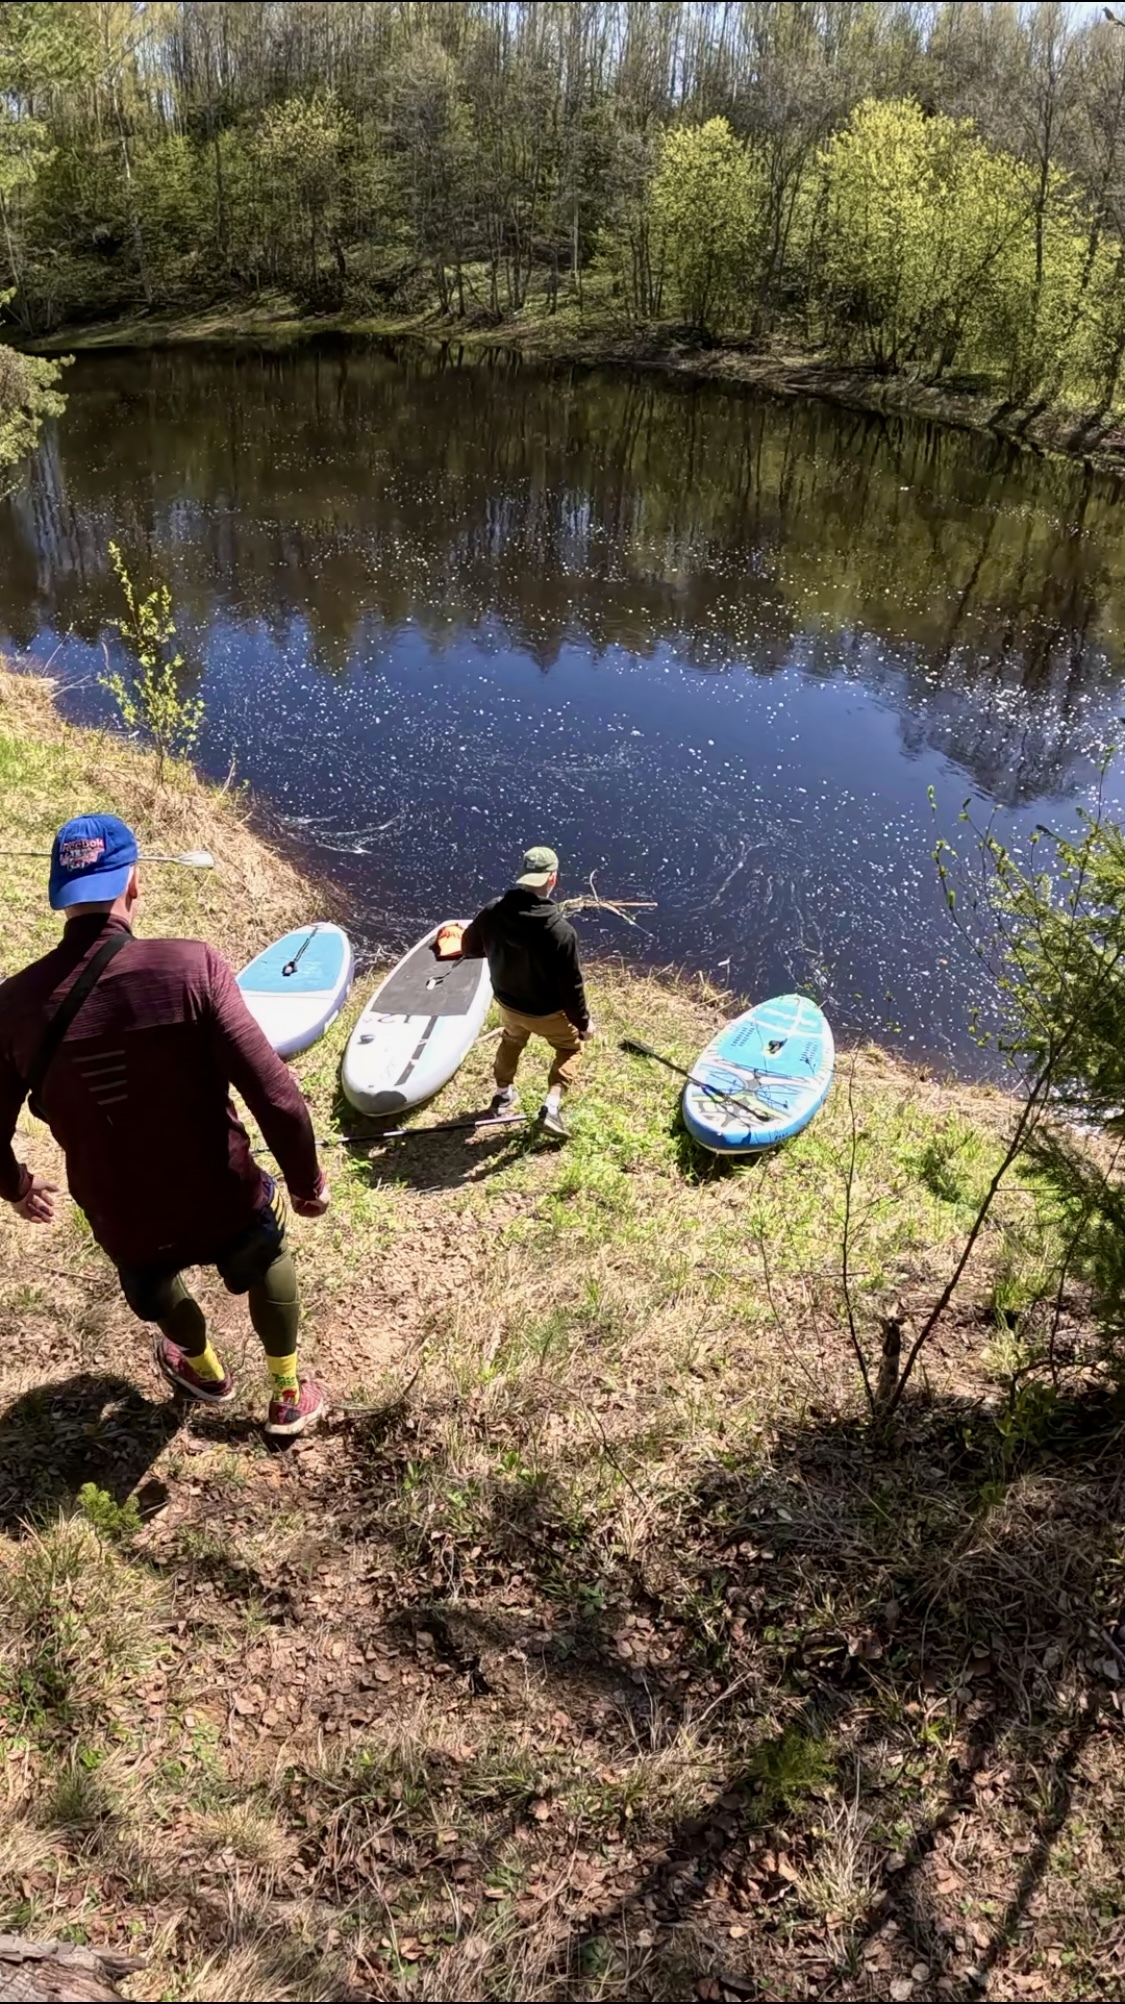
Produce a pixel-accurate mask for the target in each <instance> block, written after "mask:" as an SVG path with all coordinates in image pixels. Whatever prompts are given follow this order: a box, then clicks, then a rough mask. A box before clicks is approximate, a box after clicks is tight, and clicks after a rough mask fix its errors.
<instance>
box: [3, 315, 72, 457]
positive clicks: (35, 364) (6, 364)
mask: <svg viewBox="0 0 1125 2004" xmlns="http://www.w3.org/2000/svg"><path fill="white" fill-rule="evenodd" d="M4 297H5V295H4V294H3V293H0V310H2V308H3V304H4ZM59 367H60V365H59V364H58V363H57V362H45V361H42V360H40V359H39V358H38V357H37V356H34V355H18V354H17V353H16V352H15V350H14V349H12V348H7V347H5V346H3V344H2V343H0V479H2V477H3V473H4V469H5V468H6V467H10V466H12V465H13V464H14V462H15V461H16V460H18V459H22V458H23V455H24V453H26V452H29V451H30V450H31V447H32V446H33V445H34V443H35V440H36V438H37V436H38V433H39V426H40V424H41V423H42V421H43V419H44V418H45V417H56V416H58V414H59V412H60V411H61V410H62V408H63V398H62V397H61V396H59V394H58V392H57V390H56V389H55V384H56V383H57V381H58V378H59Z"/></svg>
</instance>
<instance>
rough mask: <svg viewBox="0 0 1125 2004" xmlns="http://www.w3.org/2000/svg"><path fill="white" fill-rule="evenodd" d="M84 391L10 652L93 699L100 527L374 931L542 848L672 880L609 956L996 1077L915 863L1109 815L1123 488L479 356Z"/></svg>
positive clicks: (647, 385) (878, 426)
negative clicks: (48, 668)
mask: <svg viewBox="0 0 1125 2004" xmlns="http://www.w3.org/2000/svg"><path fill="white" fill-rule="evenodd" d="M66 387H67V392H68V399H69V400H68V405H67V410H66V414H65V416H64V417H63V418H62V419H61V420H60V421H59V422H58V424H57V425H54V426H52V427H51V429H50V430H49V431H48V433H47V434H46V436H45V438H44V441H43V444H42V447H41V449H40V451H39V453H38V455H37V456H36V458H35V459H34V460H33V461H32V462H31V464H30V466H29V467H28V469H27V471H26V474H25V476H24V477H23V479H22V482H21V484H20V485H19V486H18V488H17V489H16V490H15V491H14V493H13V494H12V495H11V496H10V497H9V498H8V499H7V500H6V501H4V502H0V648H6V649H8V650H9V651H15V652H22V653H27V654H30V655H34V656H38V657H40V658H46V657H48V656H51V657H53V670H52V672H53V673H55V674H56V675H59V676H61V677H62V679H63V681H64V682H65V684H66V687H67V693H66V697H65V701H66V704H67V706H68V708H69V709H70V711H71V713H72V714H74V715H76V716H80V717H82V718H99V719H100V718H108V717H109V716H110V714H111V705H110V702H109V699H108V697H107V696H106V694H105V692H104V691H103V690H101V689H100V688H99V686H98V676H99V674H101V673H102V672H103V652H102V646H103V642H106V641H108V642H109V643H110V653H111V654H112V653H113V651H114V650H113V646H112V639H113V636H112V633H111V632H110V630H109V627H108V622H109V620H110V618H111V616H112V614H113V613H114V611H115V610H117V609H118V607H117V605H116V598H115V595H116V586H115V583H114V580H113V578H112V575H111V573H110V570H109V564H108V555H107V544H108V542H109V540H110V538H111V537H115V538H116V539H117V540H118V541H119V542H120V543H121V545H122V547H123V549H124V551H125V553H126V556H127V559H128V561H129V564H130V568H131V569H132V571H133V574H134V576H135V578H136V579H137V581H138V582H139V583H141V584H147V582H148V580H149V579H150V578H151V577H153V576H155V575H159V576H160V577H163V578H165V579H166V580H167V581H168V583H169V584H170V586H171V588H172V592H173V595H174V600H175V605H176V609H177V614H178V618H179V623H180V637H181V644H182V646H183V651H184V653H185V655H186V656H187V657H188V662H189V668H190V671H191V675H192V678H193V679H194V681H195V683H196V684H197V686H198V687H199V688H200V689H201V690H202V692H203V694H204V696H205V697H206V700H207V713H208V714H207V725H206V731H205V736H204V739H203V742H202V746H201V759H202V763H203V765H204V766H205V768H206V769H207V770H208V771H209V772H211V773H214V774H225V773H226V772H227V770H228V768H229V766H230V764H231V762H232V760H233V761H234V762H235V764H236V766H237V771H238V773H239V775H240V776H241V777H242V778H243V779H244V780H247V781H248V782H249V783H250V784H251V786H252V787H253V788H254V789H255V790H256V791H257V792H258V794H259V795H260V796H261V797H262V799H263V800H264V801H265V802H266V803H267V804H268V807H269V809H270V810H271V812H272V813H273V814H274V815H276V817H277V818H278V820H279V821H280V822H281V823H282V824H283V826H284V827H285V828H286V829H287V830H288V831H289V834H290V836H291V838H292V840H293V841H294V842H295V843H296V844H297V846H298V847H299V849H300V850H301V851H302V853H303V854H305V855H306V856H307V857H308V858H309V859H311V861H312V862H313V863H314V865H315V866H317V867H318V868H319V869H321V870H322V871H328V872H331V873H332V874H333V875H334V876H335V877H337V878H338V879H339V880H340V881H341V882H342V883H343V885H344V886H345V887H346V890H347V892H348V893H349V896H350V900H351V903H352V907H353V911H354V920H353V923H354V926H355V930H356V932H357V934H358V935H359V937H360V939H361V941H362V942H364V943H365V944H366V945H367V946H368V947H369V948H371V949H372V950H374V949H375V948H379V949H383V950H385V949H387V948H389V947H395V946H400V945H402V944H403V943H404V942H406V941H408V940H410V939H412V938H413V937H416V936H417V934H418V933H419V932H420V931H421V930H422V929H423V927H424V926H425V925H426V924H428V923H429V922H431V921H432V920H433V919H434V918H438V917H441V916H443V915H445V914H447V913H449V912H454V911H462V912H467V911H468V910H469V909H470V908H471V907H475V906H476V905H477V904H478V903H479V902H481V901H482V900H483V899H484V898H485V897H486V896H487V895H490V894H491V893H493V892H494V891H495V890H498V889H499V888H501V887H502V886H503V885H504V883H505V882H506V881H507V879H508V878H509V876H510V875H511V873H512V869H513V865H514V863H515V862H516V860H517V857H518V855H519V852H520V851H521V849H522V848H523V847H524V845H525V844H528V843H531V842H550V843H552V844H553V845H554V846H555V847H556V848H558V849H559V851H560V852H561V855H562V857H563V860H564V870H565V889H566V890H567V891H571V892H580V891H582V890H583V889H585V888H586V886H587V885H588V882H589V880H590V878H591V877H593V879H594V881H595V883H596V885H597V887H598V889H599V890H600V891H601V892H602V893H603V894H604V895H606V896H609V897H614V898H618V899H642V898H643V899H653V900H655V903H656V909H655V911H653V912H651V913H649V914H645V915H643V927H642V928H638V929H636V930H633V929H630V928H628V927H626V926H625V925H623V924H622V923H621V922H620V921H617V920H611V919H607V918H593V917H591V916H590V915H586V916H585V917H584V918H583V919H582V921H581V924H582V928H583V936H584V938H585V940H586V942H587V945H588V948H589V949H591V950H594V951H603V952H604V951H618V952H623V953H625V954H627V955H628V956H630V957H633V958H637V959H643V960H646V961H648V962H650V963H651V964H653V965H669V964H679V965H683V966H685V967H687V968H688V969H692V970H694V969H700V970H703V971H704V972H705V973H706V974H707V975H708V976H710V977H711V978H712V979H713V980H715V981H717V982H721V983H724V984H726V985H729V986H731V987H733V988H735V989H736V990H738V991H739V992H740V993H743V994H748V995H751V996H761V995H763V994H766V993H770V992H773V991H776V990H778V989H780V988H788V987H792V986H801V987H807V988H809V989H811V991H812V992H813V993H815V994H816V995H817V996H818V998H819V999H821V1000H822V1001H823V1002H824V1004H825V1006H826V1007H827V1008H828V1009H829V1011H830V1013H831V1014H832V1017H833V1020H834V1021H835V1022H836V1024H837V1026H838V1028H839V1029H840V1030H842V1031H845V1032H854V1031H856V1030H865V1031H868V1032H870V1033H871V1034H875V1035H878V1036H880V1037H882V1038H884V1039H887V1040H889V1041H892V1042H895V1043H898V1044H899V1045H900V1046H901V1047H902V1048H903V1049H904V1050H906V1051H907V1053H908V1054H910V1055H913V1056H918V1057H923V1056H924V1057H938V1058H951V1059H952V1060H953V1061H954V1062H955V1063H957V1064H958V1065H959V1066H961V1067H962V1068H964V1069H972V1068H974V1067H975V1066H977V1065H979V1062H980V1060H979V1058H978V1057H977V1055H976V1050H975V1046H974V1045H973V1044H972V1042H971V1040H970V1038H969V1034H968V1018H969V1011H970V1008H971V1006H972V1004H973V1002H974V1001H976V1000H979V999H980V996H979V976H978V975H977V974H976V971H975V963H974V962H973V961H972V959H971V957H970V956H969V954H968V953H967V951H966V950H965V949H964V948H963V947H962V946H960V944H959V943H958V940H957V938H956V936H955V935H954V934H953V933H952V931H951V928H950V926H949V923H948V920H947V918H946V916H945V912H944V906H943V903H942V901H941V899H940V897H939V895H938V888H937V884H936V878H935V872H934V867H933V864H932V861H931V851H932V847H933V843H934V840H935V837H936V835H937V834H938V833H939V832H944V833H947V834H955V833H956V832H957V831H958V819H957V817H958V813H959V810H960V809H961V807H962V806H963V804H964V803H965V801H966V800H969V801H971V802H972V803H973V806H974V810H975V813H976V815H977V816H978V818H981V819H986V818H988V817H989V816H993V815H994V816H995V825H996V826H997V828H998V829H999V831H1000V832H1001V833H1002V834H1003V836H1004V838H1005V839H1006V840H1009V841H1011V842H1012V843H1016V844H1018V843H1019V842H1020V841H1022V840H1023V839H1025V838H1026V836H1027V834H1028V833H1029V832H1030V830H1031V829H1032V827H1033V826H1034V825H1035V823H1036V822H1037V821H1040V820H1046V821H1048V822H1049V823H1050V824H1051V825H1052V826H1058V827H1061V826H1066V825H1070V824H1071V823H1072V822H1073V820H1074V818H1075V815H1076V813H1077V810H1078V808H1079V806H1080V805H1081V804H1082V803H1083V802H1084V801H1086V800H1088V799H1089V798H1090V797H1091V794H1092V789H1093V788H1094V786H1095V784H1096V779H1097V772H1098V767H1099V764H1100V761H1101V758H1102V755H1103V752H1104V749H1105V747H1106V746H1107V744H1108V743H1109V742H1110V740H1111V739H1112V737H1113V733H1114V730H1115V726H1116V719H1117V715H1118V712H1119V710H1120V708H1121V704H1122V692H1121V683H1122V675H1123V657H1122V644H1123V639H1125V546H1123V543H1122V535H1121V530H1122V523H1123V519H1125V518H1123V514H1122V509H1121V505H1120V499H1119V490H1118V489H1117V488H1116V487H1115V486H1114V485H1112V484H1111V483H1108V482H1104V481H1100V480H1097V479H1095V478H1093V477H1092V476H1090V475H1089V474H1088V473H1087V472H1086V471H1085V470H1084V469H1082V468H1081V467H1079V466H1077V465H1072V464H1069V463H1064V462H1060V461H1055V460H1047V459H1041V458H1036V457H1033V456H1031V455H1029V454H1020V453H1018V452H1016V451H1015V450H1014V449H1012V448H1010V447H1008V446H1006V445H1003V444H1001V443H998V442H995V441H992V440H990V439H986V438H979V437H976V436H972V435H969V434H965V433H959V432H955V431H943V430H940V429H936V428H932V427H929V426H926V425H922V424H915V423H909V422H902V421H897V420H895V421H882V420H879V419H875V418H870V417H864V416H861V415H857V414H853V413H850V412H845V411H841V410H837V409H834V408H832V407H830V406H828V405H825V404H818V403H815V402H802V403H784V402H779V401H775V400H772V399H770V398H767V397H763V396H759V395H754V394H749V393H740V392H733V393H732V392H727V391H722V390H719V389H717V388H715V387H712V386H681V385H678V384H675V383H669V382H668V381H666V380H664V379H662V378H661V377H659V376H657V375H651V374H627V373H613V372H608V371H571V370H546V371H545V370H539V369H535V368H532V367H529V366H526V365H521V364H520V363H519V362H518V361H517V360H516V359H514V358H512V357H505V356H491V357H484V358H481V357H476V358H473V357H468V356H464V355H463V354H460V353H458V352H456V351H441V352H439V351H436V350H435V351H432V352H431V351H427V350H424V349H421V348H413V349H406V350H401V349H400V350H395V349H391V348H387V347H383V346H379V345H374V344H373V345H368V344H356V343H343V342H340V343H331V344H326V345H318V346H316V347H313V348H302V349H300V350H298V351H296V352H293V353H285V354H275V353H266V352H259V351H257V350H255V351H251V352H246V351H242V352H234V353H231V352H215V351H212V350H207V349H195V348H192V349H181V350H178V351H176V350H173V351H154V352H150V353H138V354H117V355H112V354H109V355H100V356H99V355H88V356H83V357H80V358H79V359H78V361H77V362H76V363H75V365H74V367H73V368H72V369H71V371H70V372H69V375H68V379H67V385H66ZM1109 786H1110V793H1111V797H1113V798H1116V796H1117V794H1118V792H1119V791H1120V787H1119V780H1118V774H1117V770H1116V768H1114V769H1112V770H1111V774H1110V781H1109ZM931 788H932V789H933V793H934V797H935V801H936V813H935V810H934V808H933V807H932V806H931V804H930V800H929V798H928V793H929V789H931ZM74 805H75V809H76V811H77V810H80V809H81V808H83V807H85V806H86V805H88V803H86V802H85V801H77V800H76V801H75V803H74ZM219 944H221V942H219Z"/></svg>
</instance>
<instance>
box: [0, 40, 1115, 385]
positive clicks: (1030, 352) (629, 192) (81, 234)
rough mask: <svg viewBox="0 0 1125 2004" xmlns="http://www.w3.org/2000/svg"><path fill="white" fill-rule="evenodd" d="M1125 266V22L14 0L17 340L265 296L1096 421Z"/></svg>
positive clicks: (0, 249) (3, 70)
mask: <svg viewBox="0 0 1125 2004" xmlns="http://www.w3.org/2000/svg"><path fill="white" fill-rule="evenodd" d="M1107 16H1108V18H1107ZM1123 276H1125V25H1121V24H1119V23H1118V22H1117V21H1116V20H1115V19H1114V18H1112V10H1106V13H1103V14H1098V15H1094V14H1093V13H1092V12H1091V10H1090V9H1077V8H1072V7H1070V8H1068V7H1067V6H1065V5H1062V4H1060V0H1039V4H1035V5H1031V6H1024V5H1014V4H987V0H951V4H938V5H934V4H919V0H866V4H853V0H831V4H821V0H535V4H525V0H458V3H457V4H446V0H430V4H410V0H374V4H372V0H180V4H159V0H154V4H144V5H142V4H130V0H81V4H77V5H71V4H68V0H45V4H44V0H38V3H37V0H13V4H8V3H7V0H5V3H4V4H0V286H2V287H3V288H4V289H5V291H6V292H7V294H8V304H7V313H8V316H9V320H10V322H11V323H12V324H13V326H14V328H16V329H18V331H19V333H20V335H22V336H23V337H24V338H33V337H36V336H41V335H44V334H47V333H50V332H51V331H53V330H55V329H58V328H59V327H65V326H70V325H72V324H74V323H75V322H80V321H83V320H90V319H105V318H113V317H120V316H132V315H135V314H137V313H138V312H151V313H157V312H160V311H169V310H174V311H176V312H183V311H191V310H194V309H203V308H206V307H207V306H209V305H211V304H213V303H214V302H216V301H219V300H231V299H239V298H246V299H253V298H256V297H260V296H261V295H262V294H263V293H264V292H268V291H273V292H274V293H278V292H280V293H284V294H285V295H286V296H287V297H288V298H290V299H291V300H292V302H293V304H294V307H295V309H296V310H297V311H298V312H299V313H302V314H305V313H307V314H314V313H334V314H344V315H347V316H349V317H355V318H362V317H371V316H378V315H380V314H381V313H390V312H394V313H404V312H410V311H414V310H417V311H421V310H422V309H424V308H426V307H427V306H433V307H434V308H435V309H440V310H441V311H443V312H444V313H446V314H448V315H450V316H451V317H452V318H453V319H454V320H463V321H482V320H484V321H492V322H497V323H499V322H501V321H504V320H507V319H509V318H512V317H514V316H522V317H524V318H525V319H526V318H527V317H528V316H529V315H542V316H548V315H552V314H556V313H558V312H560V311H562V312H564V313H569V314H575V315H578V314H580V315H582V316H583V317H584V318H585V319H586V320H587V321H589V320H591V319H593V320H595V321H597V320H599V319H604V320H605V321H606V322H612V323H614V324H617V325H618V326H620V325H621V324H627V325H628V326H631V327H636V328H643V327H648V326H650V325H652V324H654V323H657V324H661V325H672V326H677V325H678V326H682V327H683V328H685V329H686V330H688V331H689V332H690V333H691V334H692V336H694V337H695V338H697V339H703V340H716V339H719V340H721V339H724V338H731V337H734V338H738V339H741V340H747V341H750V342H762V343H764V342H766V341H768V340H771V339H774V340H776V339H787V340H789V341H791V342H792V343H793V344H794V345H795V346H797V347H799V348H802V349H808V350H814V351H819V352H822V353H826V354H828V355H829V356H831V357H833V358H839V359H840V360H842V361H846V362H850V363H857V364H862V365H865V366H868V367H873V368H876V369H878V370H882V371H887V372H910V373H914V374H917V375H918V376H919V377H920V378H923V379H925V380H927V381H930V382H950V381H960V382H969V383H970V384H971V383H973V382H974V381H975V382H979V383H980V385H981V386H982V387H985V386H987V387H988V388H990V389H994V390H995V391H997V392H998V393H999V394H1000V395H1001V396H1003V397H1005V398H1009V399H1011V400H1012V401H1013V402H1015V403H1020V404H1023V403H1027V402H1028V401H1032V400H1039V401H1041V402H1042V403H1044V404H1069V405H1071V406H1078V407H1081V408H1082V409H1083V410H1086V411H1091V412H1099V413H1103V414H1104V413H1106V412H1110V411H1112V410H1113V409H1114V408H1115V407H1116V404H1117V401H1118V399H1119V396H1120V395H1121V394H1122V392H1121V377H1122V371H1123V362H1125V284H1123V283H1122V280H1123ZM9 366H10V367H14V366H15V365H14V364H12V365H9ZM2 394H3V392H2V391H0V395H2Z"/></svg>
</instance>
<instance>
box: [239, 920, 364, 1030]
mask: <svg viewBox="0 0 1125 2004" xmlns="http://www.w3.org/2000/svg"><path fill="white" fill-rule="evenodd" d="M354 974H355V962H354V960H353V957H352V949H351V941H350V940H349V939H348V935H347V933H346V932H343V931H341V929H340V927H339V926H338V925H303V926H299V927H298V928H297V930H296V932H287V933H286V934H285V937H284V939H275V940H274V943H273V945H272V946H267V948H266V950H265V952H264V953H260V954H259V955H258V957H257V959H256V960H252V961H251V962H250V965H249V967H244V968H243V970H242V972H241V974H240V975H239V977H238V985H239V987H240V988H241V990H242V993H243V996H244V998H245V1002H246V1006H247V1008H248V1009H249V1011H250V1014H251V1015H252V1016H253V1017H254V1019H255V1021H256V1022H258V1023H259V1024H260V1025H261V1027H262V1029H263V1030H264V1031H265V1033H266V1036H267V1037H268V1038H269V1040H270V1043H271V1044H272V1045H273V1047H274V1050H275V1051H276V1052H277V1054H278V1056H279V1057H282V1058H291V1057H293V1056H295V1054H296V1053H297V1052H298V1051H306V1050H307V1049H308V1047H309V1045H310V1044H315V1043H316V1040H317V1038H318V1037H323V1035H324V1032H325V1031H326V1030H327V1028H328V1026H329V1024H330V1023H334V1022H335V1020H336V1018H337V1016H338V1015H339V1013H340V1011H341V1009H342V1008H343V1006H344V1003H345V1001H346V1000H347V995H348V990H349V989H350V987H351V985H352V978H353V976H354Z"/></svg>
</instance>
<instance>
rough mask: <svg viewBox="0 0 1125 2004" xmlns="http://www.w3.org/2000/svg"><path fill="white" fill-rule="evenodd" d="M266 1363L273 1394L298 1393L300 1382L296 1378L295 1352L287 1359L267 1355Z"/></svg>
mask: <svg viewBox="0 0 1125 2004" xmlns="http://www.w3.org/2000/svg"><path fill="white" fill-rule="evenodd" d="M266 1363H267V1364H268V1365H269V1367H270V1377H271V1378H272V1379H273V1388H274V1391H275V1392H297V1391H300V1388H301V1381H300V1379H299V1378H298V1376H297V1352H296V1351H295V1350H294V1351H293V1353H292V1355H291V1356H289V1357H270V1356H268V1355H267V1357H266Z"/></svg>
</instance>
